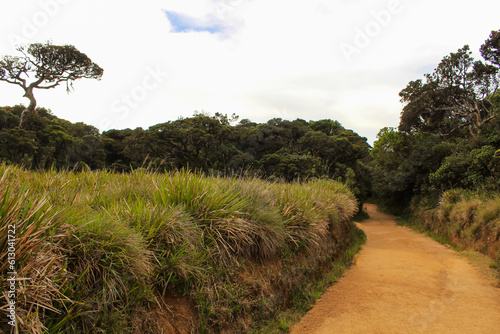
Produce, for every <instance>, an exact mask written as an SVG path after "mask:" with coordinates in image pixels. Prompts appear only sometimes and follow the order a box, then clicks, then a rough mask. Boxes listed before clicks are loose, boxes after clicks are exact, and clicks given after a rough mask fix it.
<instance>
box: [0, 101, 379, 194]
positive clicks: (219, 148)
mask: <svg viewBox="0 0 500 334" xmlns="http://www.w3.org/2000/svg"><path fill="white" fill-rule="evenodd" d="M23 110H24V107H23V106H21V105H18V106H14V107H3V108H0V159H1V160H2V161H5V162H7V163H14V164H19V165H23V166H24V167H26V168H30V169H48V168H56V169H71V170H81V169H88V168H89V169H91V170H101V169H108V170H114V171H119V172H129V171H131V170H133V169H137V168H141V167H146V168H150V169H152V170H156V171H172V170H177V169H180V168H188V169H191V170H199V171H203V172H205V173H214V174H224V175H228V174H233V173H242V172H243V173H254V174H255V175H259V176H262V177H266V178H273V177H276V178H280V179H284V180H287V181H291V180H294V179H298V178H301V179H305V178H312V177H328V178H333V179H338V180H342V181H343V182H346V183H348V184H349V185H350V186H351V188H352V189H353V190H354V192H355V193H356V195H358V196H361V197H366V196H367V195H368V193H369V188H370V185H369V184H370V176H369V172H368V170H367V167H366V166H365V164H364V163H365V162H366V161H365V159H366V158H367V157H368V156H369V152H370V146H369V145H368V143H367V140H366V138H363V137H360V136H359V135H358V134H356V133H355V132H353V131H352V130H347V129H345V128H344V127H342V125H341V124H340V123H339V122H337V121H333V120H330V119H327V120H320V121H309V122H307V121H305V120H302V119H297V120H294V121H287V120H283V119H280V118H274V119H271V120H270V121H268V122H267V123H264V124H257V123H254V122H251V121H250V120H247V119H244V120H241V121H240V122H238V123H237V124H236V125H233V124H235V123H236V122H237V116H234V115H233V116H231V117H228V116H227V115H222V114H219V113H217V114H215V116H209V115H206V114H203V113H196V114H194V116H193V117H190V118H180V119H178V120H175V121H169V122H166V123H162V124H157V125H154V126H152V127H150V128H149V129H142V128H136V129H133V130H132V129H124V130H109V131H105V132H103V133H100V132H99V130H98V129H97V128H95V127H93V126H91V125H87V124H84V123H71V122H69V121H66V120H63V119H60V118H58V117H56V116H54V115H53V114H51V112H50V111H48V110H46V109H43V108H38V109H37V113H36V114H32V115H30V116H29V118H28V119H27V121H26V125H25V127H24V129H20V128H19V120H20V115H21V113H22V111H23Z"/></svg>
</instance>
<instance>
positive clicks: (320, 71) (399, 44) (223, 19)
mask: <svg viewBox="0 0 500 334" xmlns="http://www.w3.org/2000/svg"><path fill="white" fill-rule="evenodd" d="M486 9H487V10H486ZM499 9H500V3H496V2H491V1H487V0H478V1H476V2H474V3H471V2H466V1H463V0H461V1H441V2H437V1H431V0H422V1H412V0H400V1H398V0H376V1H373V0H370V1H367V0H358V1H347V0H342V1H340V0H337V1H334V0H297V1H285V0H183V1H173V0H170V1H167V0H152V1H147V2H146V1H144V2H138V1H132V0H127V1H116V0H109V1H97V0H88V1H75V0H40V1H35V0H27V1H17V2H15V1H11V2H8V3H7V4H4V6H3V8H2V11H3V12H4V13H8V15H4V16H3V19H2V21H1V22H0V31H2V32H4V33H3V34H2V35H0V54H15V49H14V47H13V46H12V43H11V39H12V36H18V37H21V38H22V39H25V40H26V41H27V42H35V41H39V42H44V41H46V40H48V39H52V40H53V42H54V43H55V44H73V45H75V46H76V47H77V48H78V49H80V50H81V51H82V52H85V53H86V54H87V55H88V56H89V57H91V58H92V59H93V60H94V61H95V62H97V63H98V64H99V65H100V66H101V67H103V68H104V76H103V79H102V81H100V82H98V81H94V80H81V81H78V82H76V83H75V92H74V93H71V94H70V95H67V94H66V93H65V91H64V89H63V88H57V89H54V90H49V91H39V92H37V95H36V96H37V100H38V102H39V106H44V107H47V108H50V109H51V110H52V111H53V112H54V114H56V115H57V116H59V117H63V118H66V119H69V120H71V121H84V122H86V123H89V124H92V125H95V126H97V127H99V128H100V129H101V130H103V129H104V128H106V127H113V128H124V127H132V128H134V127H136V126H141V127H148V126H151V125H154V124H156V123H159V122H164V121H167V120H172V119H176V118H178V117H179V116H190V115H191V114H192V113H193V112H194V111H195V110H205V111H207V112H211V113H215V112H222V113H228V114H231V113H233V112H235V113H237V114H239V115H240V116H241V117H242V118H249V119H251V120H253V121H257V122H265V121H267V120H268V119H270V118H272V117H282V118H289V119H295V118H302V119H306V120H309V119H321V118H332V119H337V120H339V121H340V122H341V123H342V124H343V125H344V126H346V127H348V128H352V129H353V130H354V131H356V132H358V133H359V134H361V135H363V136H366V137H368V138H369V140H370V142H372V141H373V140H374V139H375V135H376V134H377V133H378V130H379V129H380V128H381V127H383V126H396V125H397V124H398V121H399V115H400V111H401V105H400V103H399V96H398V92H399V91H400V90H401V89H403V88H404V87H405V86H406V84H407V83H408V82H409V81H411V80H415V79H418V78H420V77H421V76H422V75H423V74H424V73H425V72H429V71H432V69H433V68H434V67H435V66H436V65H437V63H438V62H439V61H440V60H441V58H442V57H443V56H444V55H446V54H448V53H450V52H454V51H456V50H457V49H458V48H460V47H461V46H463V45H464V44H470V45H471V48H472V49H473V50H474V51H476V58H479V54H478V53H477V49H478V48H479V46H480V45H481V43H482V42H484V40H485V39H487V38H488V35H489V33H490V31H491V30H493V29H498V28H500V27H499V26H498V15H497V13H498V12H499ZM165 11H170V12H175V13H177V14H179V15H181V16H182V17H183V18H189V19H190V20H194V21H192V22H191V23H192V24H195V25H198V26H199V27H201V28H200V29H191V30H200V31H191V32H178V33H175V32H174V30H173V29H172V28H173V27H172V24H171V22H170V21H169V20H168V19H167V17H166V15H165ZM193 22H194V23H193ZM214 26H215V27H219V28H220V27H223V28H224V29H226V28H227V27H230V28H231V30H230V33H227V30H225V31H224V32H225V33H224V34H221V33H219V32H220V31H218V30H211V29H210V27H212V28H213V27H214ZM207 27H208V28H207ZM202 28H207V29H202ZM224 29H223V30H224ZM181 30H182V29H181ZM186 30H189V29H186ZM202 30H205V31H202ZM343 43H344V44H349V45H351V46H354V47H355V48H356V49H357V52H356V53H354V54H352V55H351V58H350V59H347V57H346V55H345V52H343V51H342V49H341V45H342V44H343ZM349 60H350V61H349ZM151 71H153V72H154V71H157V72H160V73H162V75H161V80H159V81H151V80H150V79H148V78H149V77H148V76H150V75H151ZM145 82H146V86H145V85H144V83H145ZM147 83H151V84H150V85H147ZM152 83H155V84H154V85H153V84H152ZM17 103H26V101H24V99H23V98H22V91H21V89H20V88H18V87H11V86H10V85H8V84H5V83H0V105H13V104H17Z"/></svg>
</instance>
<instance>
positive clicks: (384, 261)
mask: <svg viewBox="0 0 500 334" xmlns="http://www.w3.org/2000/svg"><path fill="white" fill-rule="evenodd" d="M368 212H369V214H370V217H371V219H368V220H365V221H363V222H361V223H360V224H359V227H360V228H361V229H363V231H364V232H365V233H366V235H367V243H366V245H365V247H364V248H363V250H362V251H361V252H360V253H359V255H358V257H357V263H356V265H355V266H354V267H353V268H352V269H351V270H349V271H348V272H347V273H346V275H345V276H344V277H343V278H342V279H341V280H340V281H339V283H337V284H336V285H334V286H333V287H332V288H330V289H329V290H328V291H327V293H326V294H325V295H324V296H323V297H322V298H321V299H320V300H319V301H318V302H317V304H316V305H315V307H314V308H313V309H312V310H311V311H310V312H309V313H308V314H307V315H306V316H305V317H304V318H303V320H302V321H301V322H300V323H298V324H297V325H295V326H294V327H293V328H292V331H291V333H292V334H301V333H303V334H314V333H316V334H326V333H384V334H388V333H399V334H400V333H497V332H498V328H499V325H500V289H499V288H498V287H496V285H495V284H494V282H492V281H488V280H486V279H485V278H484V277H483V276H481V275H480V274H479V273H478V272H477V270H476V269H474V268H473V267H472V266H471V265H470V264H469V263H468V262H467V261H466V260H465V259H464V258H463V257H460V256H458V255H457V254H456V253H455V252H454V251H452V250H450V249H448V248H446V247H445V246H442V245H440V244H438V243H437V242H435V241H433V240H431V239H430V238H428V237H426V236H424V235H421V234H419V233H416V232H414V231H412V230H411V229H409V228H406V227H400V226H396V223H395V220H394V217H392V216H389V215H385V214H382V213H380V212H378V211H377V210H376V207H375V206H374V205H368Z"/></svg>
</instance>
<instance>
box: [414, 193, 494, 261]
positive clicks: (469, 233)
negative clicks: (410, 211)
mask: <svg viewBox="0 0 500 334" xmlns="http://www.w3.org/2000/svg"><path fill="white" fill-rule="evenodd" d="M416 218H417V219H419V220H421V221H422V222H423V227H424V229H425V230H427V231H430V232H432V233H433V234H434V235H436V236H440V237H441V238H444V239H445V240H448V241H449V242H450V243H452V244H453V245H454V246H455V247H458V248H462V249H470V250H476V251H480V252H482V253H484V254H486V255H488V256H490V257H491V258H492V259H493V260H494V261H495V262H496V264H492V266H493V267H497V268H500V195H498V194H496V193H492V192H486V191H484V190H475V191H472V190H462V189H453V190H449V191H447V192H445V193H443V194H442V196H441V199H440V201H439V205H438V207H437V208H434V209H431V210H424V209H422V208H417V210H416Z"/></svg>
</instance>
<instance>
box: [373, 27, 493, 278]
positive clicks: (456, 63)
mask: <svg viewBox="0 0 500 334" xmlns="http://www.w3.org/2000/svg"><path fill="white" fill-rule="evenodd" d="M480 52H481V55H482V57H483V60H475V59H474V58H473V57H472V52H471V50H470V48H469V46H467V45H466V46H464V47H463V48H461V49H459V50H458V51H457V52H454V53H450V54H449V55H448V56H445V57H444V58H443V60H442V61H441V62H440V63H439V64H438V66H437V67H436V69H435V70H434V72H433V73H430V74H426V75H425V80H421V79H420V80H415V81H412V82H410V83H409V84H408V86H407V87H406V88H405V89H403V90H402V91H401V93H400V96H401V102H402V103H403V104H404V107H403V111H402V113H401V121H400V124H399V127H398V128H397V129H395V128H384V129H382V130H381V131H380V133H379V136H378V140H377V142H376V143H375V144H374V147H373V149H372V150H371V152H370V156H371V159H372V161H371V162H370V164H369V166H370V169H371V171H372V185H373V194H374V198H376V199H377V202H378V203H379V204H380V207H381V208H383V209H385V210H387V211H390V212H392V213H396V214H399V215H404V216H406V218H407V219H406V221H407V222H410V224H411V225H414V226H417V227H420V228H423V229H424V230H426V231H428V232H431V233H433V234H434V236H435V237H436V238H438V239H441V240H442V241H448V242H450V243H452V244H454V245H455V246H457V247H458V248H462V249H470V250H477V251H480V252H482V253H483V254H486V255H488V256H489V257H490V258H491V259H492V261H493V262H492V267H497V268H498V264H499V261H500V225H499V224H500V178H499V176H500V174H499V173H500V117H499V116H500V92H499V91H498V88H499V82H500V77H499V69H500V32H498V31H492V32H491V34H490V36H489V38H488V39H487V40H486V41H485V43H484V44H483V45H482V47H481V49H480Z"/></svg>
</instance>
